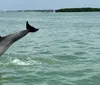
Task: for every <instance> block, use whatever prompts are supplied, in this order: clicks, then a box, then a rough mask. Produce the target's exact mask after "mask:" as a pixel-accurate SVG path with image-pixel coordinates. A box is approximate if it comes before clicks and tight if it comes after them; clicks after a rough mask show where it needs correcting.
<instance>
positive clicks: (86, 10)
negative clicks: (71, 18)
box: [55, 8, 100, 12]
mask: <svg viewBox="0 0 100 85" xmlns="http://www.w3.org/2000/svg"><path fill="white" fill-rule="evenodd" d="M55 12H100V8H62V9H57V10H55Z"/></svg>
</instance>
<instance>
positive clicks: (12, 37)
mask: <svg viewBox="0 0 100 85" xmlns="http://www.w3.org/2000/svg"><path fill="white" fill-rule="evenodd" d="M38 30H39V29H37V28H35V27H33V26H31V25H30V24H29V23H28V21H26V30H22V31H19V32H16V33H13V34H9V35H7V36H3V37H1V36H0V56H1V55H2V54H3V53H4V52H5V51H6V50H7V49H8V48H9V47H10V46H11V45H12V44H13V43H14V42H16V41H17V40H19V39H20V38H22V37H24V36H25V35H26V34H28V33H31V32H36V31H38Z"/></svg>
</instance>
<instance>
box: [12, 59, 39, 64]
mask: <svg viewBox="0 0 100 85" xmlns="http://www.w3.org/2000/svg"><path fill="white" fill-rule="evenodd" d="M12 63H13V64H15V65H33V64H41V63H40V62H37V61H33V60H32V61H30V60H29V61H22V60H19V59H14V60H13V61H12Z"/></svg>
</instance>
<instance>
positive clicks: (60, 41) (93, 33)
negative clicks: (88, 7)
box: [0, 12, 100, 85]
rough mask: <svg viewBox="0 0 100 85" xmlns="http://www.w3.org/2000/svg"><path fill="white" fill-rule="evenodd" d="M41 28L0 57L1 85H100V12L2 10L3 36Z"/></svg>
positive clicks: (0, 33)
mask: <svg viewBox="0 0 100 85" xmlns="http://www.w3.org/2000/svg"><path fill="white" fill-rule="evenodd" d="M26 21H29V23H30V24H31V25H33V26H35V27H37V28H39V31H38V32H36V33H29V34H28V35H26V36H25V37H23V38H22V39H20V40H19V41H17V42H15V43H14V44H13V45H12V46H11V47H10V48H9V49H8V50H7V51H6V52H5V53H4V54H3V55H2V56H1V57H0V85H100V13H99V12H87V13H85V12H81V13H77V12H76V13H75V12H74V13H73V12H72V13H39V12H37V13H35V12H8V13H7V12H0V35H1V36H5V35H8V34H11V33H14V32H18V31H20V30H24V29H26V27H25V23H26Z"/></svg>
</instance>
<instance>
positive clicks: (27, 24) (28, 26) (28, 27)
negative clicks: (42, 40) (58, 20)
mask: <svg viewBox="0 0 100 85" xmlns="http://www.w3.org/2000/svg"><path fill="white" fill-rule="evenodd" d="M26 29H27V30H28V31H29V32H36V31H38V30H39V29H36V28H35V27H33V26H31V25H30V24H29V23H28V21H26Z"/></svg>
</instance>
